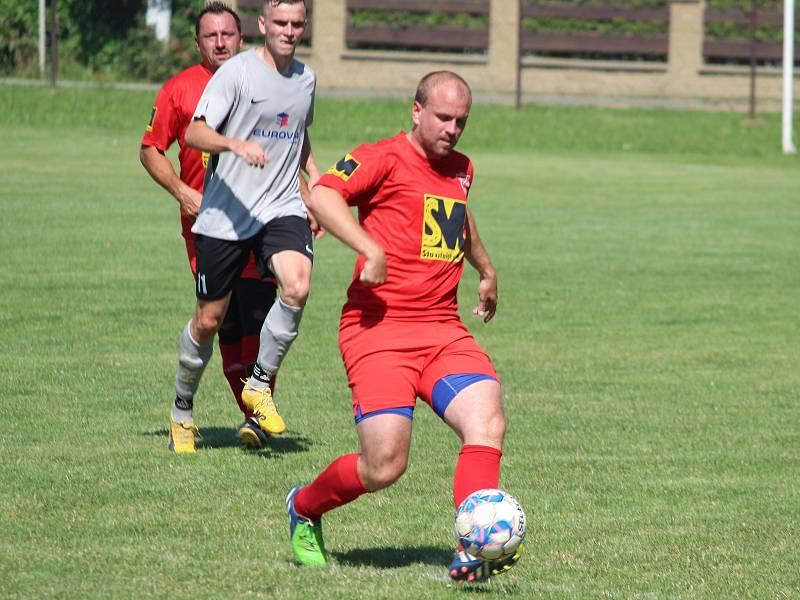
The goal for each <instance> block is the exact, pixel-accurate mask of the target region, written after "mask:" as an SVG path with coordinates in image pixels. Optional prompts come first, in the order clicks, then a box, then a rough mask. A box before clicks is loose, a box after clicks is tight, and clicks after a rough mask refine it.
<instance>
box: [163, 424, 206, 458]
mask: <svg viewBox="0 0 800 600" xmlns="http://www.w3.org/2000/svg"><path fill="white" fill-rule="evenodd" d="M199 435H200V430H199V429H197V426H196V425H195V424H194V422H193V421H184V422H181V421H171V423H170V427H169V450H170V452H174V453H175V454H194V452H195V447H194V443H195V436H199Z"/></svg>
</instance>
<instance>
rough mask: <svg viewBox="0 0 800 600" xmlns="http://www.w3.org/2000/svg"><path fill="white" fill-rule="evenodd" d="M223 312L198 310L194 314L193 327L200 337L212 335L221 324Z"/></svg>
mask: <svg viewBox="0 0 800 600" xmlns="http://www.w3.org/2000/svg"><path fill="white" fill-rule="evenodd" d="M224 316H225V315H224V314H217V313H215V312H211V311H198V312H197V313H196V314H195V316H194V329H195V331H196V332H197V334H198V336H199V337H200V338H201V339H208V338H210V337H213V336H214V334H216V333H217V331H218V330H219V328H220V327H221V326H222V320H223V318H224Z"/></svg>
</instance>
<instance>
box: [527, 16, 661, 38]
mask: <svg viewBox="0 0 800 600" xmlns="http://www.w3.org/2000/svg"><path fill="white" fill-rule="evenodd" d="M523 27H524V28H525V29H526V30H528V31H536V32H539V31H551V32H589V33H597V34H600V35H602V34H615V35H619V34H626V33H628V34H640V35H663V34H666V33H667V31H668V30H669V23H666V22H658V21H628V20H626V19H613V20H611V21H600V20H594V19H592V20H589V19H586V20H580V19H549V18H532V17H528V18H526V19H525V20H524V21H523Z"/></svg>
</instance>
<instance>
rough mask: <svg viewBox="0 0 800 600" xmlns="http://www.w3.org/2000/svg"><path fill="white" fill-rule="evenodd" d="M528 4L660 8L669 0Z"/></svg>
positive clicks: (571, 0)
mask: <svg viewBox="0 0 800 600" xmlns="http://www.w3.org/2000/svg"><path fill="white" fill-rule="evenodd" d="M526 2H527V3H528V4H589V5H594V6H609V5H611V6H635V7H639V8H658V7H662V6H668V5H669V0H569V1H568V2H566V1H565V0H526Z"/></svg>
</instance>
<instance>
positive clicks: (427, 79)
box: [414, 71, 472, 106]
mask: <svg viewBox="0 0 800 600" xmlns="http://www.w3.org/2000/svg"><path fill="white" fill-rule="evenodd" d="M448 81H455V82H456V83H458V84H460V86H461V88H462V91H463V92H464V96H466V98H467V100H469V103H470V104H472V89H470V87H469V84H468V83H467V82H466V81H465V80H464V78H463V77H461V75H459V74H458V73H454V72H453V71H432V72H430V73H428V74H427V75H425V76H424V77H423V78H422V79H420V80H419V84H417V92H416V94H414V102H419V105H420V106H425V105H426V104H427V103H428V97H429V96H430V95H431V92H432V91H433V89H434V88H435V87H436V86H438V85H440V84H442V83H446V82H448Z"/></svg>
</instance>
